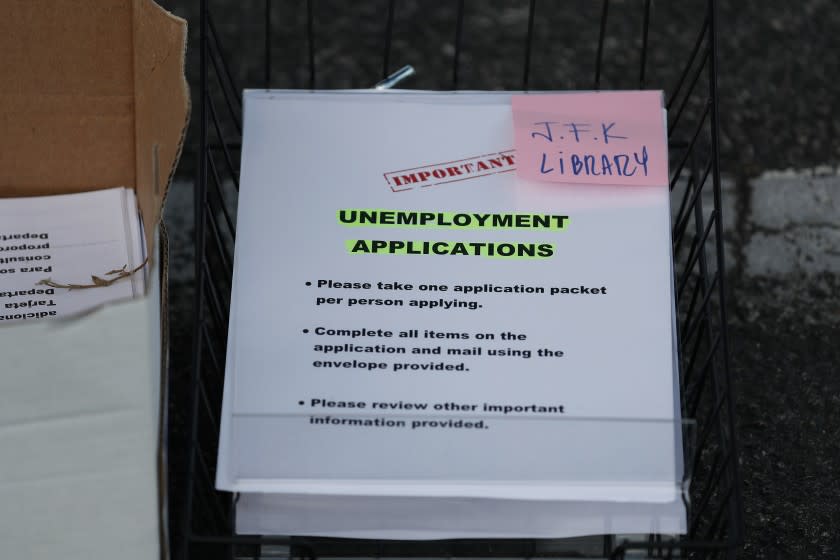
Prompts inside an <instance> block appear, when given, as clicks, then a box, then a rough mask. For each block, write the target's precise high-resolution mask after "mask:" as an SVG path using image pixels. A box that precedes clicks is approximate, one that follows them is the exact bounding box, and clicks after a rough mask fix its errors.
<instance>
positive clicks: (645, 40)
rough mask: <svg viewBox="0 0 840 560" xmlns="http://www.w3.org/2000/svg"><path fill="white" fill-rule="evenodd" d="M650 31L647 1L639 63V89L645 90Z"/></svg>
mask: <svg viewBox="0 0 840 560" xmlns="http://www.w3.org/2000/svg"><path fill="white" fill-rule="evenodd" d="M649 30H650V0H645V15H644V17H643V19H642V54H641V55H640V57H639V58H640V59H641V60H640V61H639V89H645V69H646V68H647V47H648V31H649Z"/></svg>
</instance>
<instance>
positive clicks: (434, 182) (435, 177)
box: [383, 150, 516, 192]
mask: <svg viewBox="0 0 840 560" xmlns="http://www.w3.org/2000/svg"><path fill="white" fill-rule="evenodd" d="M515 153H516V151H515V150H504V151H501V152H493V153H490V154H484V155H481V156H475V157H471V158H465V159H458V160H455V161H446V162H443V163H433V164H429V165H422V166H420V167H412V168H410V169H401V170H399V171H387V172H385V173H384V174H383V175H384V177H385V181H387V182H388V186H389V187H391V190H392V191H393V192H402V191H410V190H412V189H416V188H424V187H435V186H438V185H445V184H447V183H455V182H457V181H466V180H468V179H477V178H479V177H486V176H487V175H495V174H497V173H509V172H511V171H516V160H515V158H514V155H515Z"/></svg>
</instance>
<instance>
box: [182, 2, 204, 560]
mask: <svg viewBox="0 0 840 560" xmlns="http://www.w3.org/2000/svg"><path fill="white" fill-rule="evenodd" d="M199 26H200V29H199V99H200V101H199V107H198V117H199V121H198V123H199V124H198V126H199V130H198V136H199V139H198V144H199V149H198V169H197V177H196V182H195V185H194V201H195V203H194V205H193V216H194V217H195V278H194V282H195V287H196V288H195V296H194V304H193V305H194V307H193V308H194V309H195V317H194V319H193V321H194V324H193V361H192V371H191V372H190V390H191V393H190V395H189V399H190V405H189V415H188V426H189V428H188V429H189V440H188V441H187V465H186V473H185V475H184V488H183V492H184V496H183V500H182V503H183V507H184V509H183V511H182V518H181V520H180V525H181V532H180V533H181V535H180V538H181V542H180V548H179V550H178V558H179V560H187V559H188V558H189V556H190V539H189V535H190V533H191V532H192V530H191V527H192V518H193V494H194V492H195V479H194V473H195V468H196V453H198V435H197V434H198V429H199V426H198V406H199V400H198V399H199V397H198V394H197V391H198V385H199V382H200V372H201V354H202V337H201V328H202V325H203V323H204V317H203V314H202V313H201V309H202V308H203V305H204V293H203V292H204V291H203V288H202V286H203V285H204V281H203V280H204V269H203V267H202V266H201V263H202V261H203V255H204V235H205V234H204V231H205V228H204V212H203V208H204V204H205V202H206V200H207V157H208V153H207V149H206V146H207V111H206V96H207V94H208V91H207V33H208V29H209V28H208V25H207V0H201V2H200V4H199Z"/></svg>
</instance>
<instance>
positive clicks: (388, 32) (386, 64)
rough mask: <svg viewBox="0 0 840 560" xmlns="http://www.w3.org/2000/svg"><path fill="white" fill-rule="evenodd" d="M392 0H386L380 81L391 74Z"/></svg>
mask: <svg viewBox="0 0 840 560" xmlns="http://www.w3.org/2000/svg"><path fill="white" fill-rule="evenodd" d="M394 7H395V6H394V0H388V17H387V19H386V20H385V52H384V54H383V55H382V79H383V80H384V79H385V78H387V77H388V76H389V75H390V74H391V36H392V35H393V33H394Z"/></svg>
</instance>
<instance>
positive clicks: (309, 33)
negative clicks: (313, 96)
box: [306, 0, 315, 89]
mask: <svg viewBox="0 0 840 560" xmlns="http://www.w3.org/2000/svg"><path fill="white" fill-rule="evenodd" d="M314 1H315V0H306V38H307V43H308V45H309V89H315V14H314V12H313V6H312V3H313V2H314Z"/></svg>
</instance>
